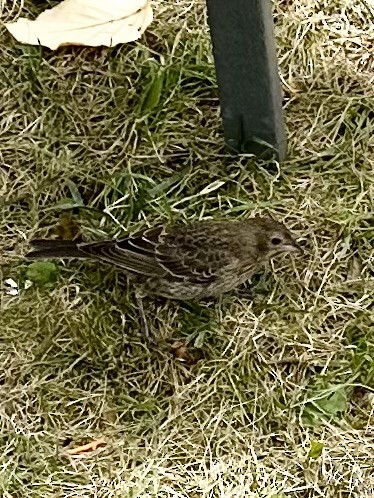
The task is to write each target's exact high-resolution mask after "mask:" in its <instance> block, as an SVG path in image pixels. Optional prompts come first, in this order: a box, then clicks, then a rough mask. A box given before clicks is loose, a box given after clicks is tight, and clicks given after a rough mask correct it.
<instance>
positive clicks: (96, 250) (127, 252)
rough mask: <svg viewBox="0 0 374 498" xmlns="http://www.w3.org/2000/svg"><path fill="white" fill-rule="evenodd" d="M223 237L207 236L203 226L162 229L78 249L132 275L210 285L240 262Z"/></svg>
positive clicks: (82, 245)
mask: <svg viewBox="0 0 374 498" xmlns="http://www.w3.org/2000/svg"><path fill="white" fill-rule="evenodd" d="M220 235H221V234H220V233H219V232H217V233H216V234H212V233H210V234H209V237H206V232H205V231H204V226H201V227H200V226H199V228H198V231H197V232H196V229H195V230H193V229H192V230H191V228H188V227H181V228H177V229H174V230H173V229H171V231H167V230H164V229H163V228H162V227H159V228H153V229H148V230H144V231H141V232H137V233H135V234H133V235H131V236H129V237H127V238H125V239H119V240H116V241H104V242H97V243H89V244H80V245H79V249H80V250H81V251H83V252H84V253H86V254H89V255H91V256H94V257H95V258H98V259H100V260H102V261H106V262H108V263H111V264H113V265H115V266H118V267H120V268H122V269H124V270H126V271H128V272H130V273H135V274H138V275H143V276H145V277H163V278H165V279H180V280H185V281H188V282H190V283H199V284H204V283H205V284H207V283H209V282H212V281H213V280H214V279H215V278H217V276H218V275H219V274H221V273H222V270H224V268H228V267H230V266H232V265H233V264H234V265H235V264H236V261H237V258H236V257H235V256H234V255H233V254H231V253H230V252H229V251H228V250H227V248H226V247H222V241H221V240H220Z"/></svg>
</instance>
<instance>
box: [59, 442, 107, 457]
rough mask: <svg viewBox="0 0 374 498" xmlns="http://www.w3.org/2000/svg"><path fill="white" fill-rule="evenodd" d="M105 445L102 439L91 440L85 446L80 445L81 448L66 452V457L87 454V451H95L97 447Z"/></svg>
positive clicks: (77, 447)
mask: <svg viewBox="0 0 374 498" xmlns="http://www.w3.org/2000/svg"><path fill="white" fill-rule="evenodd" d="M104 444H106V442H105V440H104V439H93V440H92V441H90V442H89V443H87V444H82V445H81V446H76V447H75V448H71V449H70V450H66V453H67V454H68V455H80V454H81V453H87V452H89V451H95V450H96V449H97V448H98V447H99V446H103V445H104Z"/></svg>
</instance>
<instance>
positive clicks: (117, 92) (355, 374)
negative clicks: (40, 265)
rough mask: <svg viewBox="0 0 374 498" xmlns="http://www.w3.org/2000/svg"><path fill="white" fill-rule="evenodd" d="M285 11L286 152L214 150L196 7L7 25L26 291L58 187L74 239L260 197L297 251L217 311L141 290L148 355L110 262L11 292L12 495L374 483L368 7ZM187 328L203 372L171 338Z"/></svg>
mask: <svg viewBox="0 0 374 498" xmlns="http://www.w3.org/2000/svg"><path fill="white" fill-rule="evenodd" d="M12 5H13V2H2V6H3V18H4V19H5V18H6V17H7V16H8V18H9V17H12V16H14V15H16V14H17V12H18V11H17V9H16V8H15V10H14V11H13V14H11V13H10V9H11V7H12ZM15 5H16V3H15ZM45 6H46V2H37V3H36V5H35V6H33V5H32V3H31V2H26V4H25V6H24V8H23V13H24V14H26V13H28V12H29V11H28V9H30V12H32V14H33V15H34V14H36V13H37V11H39V10H42V9H43V8H45ZM275 15H276V24H277V25H276V32H277V43H278V51H279V59H280V66H281V67H280V69H281V75H282V81H283V83H284V92H285V108H286V118H287V132H288V137H289V154H288V160H287V161H285V162H284V163H283V164H282V165H281V166H278V165H277V164H274V163H271V164H265V163H259V162H258V161H255V160H254V159H251V158H235V157H229V156H227V155H226V154H225V149H224V144H223V140H222V133H221V128H220V127H221V123H220V119H219V110H218V99H217V88H216V82H215V74H214V66H213V62H212V56H211V49H210V40H209V35H208V32H207V29H206V15H205V11H204V2H203V1H194V2H187V1H180V2H178V3H171V2H160V3H157V4H156V19H155V21H154V23H153V24H152V26H151V29H150V30H149V31H148V33H147V36H145V37H144V38H143V39H142V40H141V41H140V42H139V43H133V44H128V45H124V46H118V47H116V48H114V49H104V48H103V49H90V48H64V49H60V50H58V51H57V52H50V51H48V50H45V49H40V48H38V47H25V46H20V45H19V44H17V43H16V42H15V41H14V40H13V39H11V37H10V36H9V35H8V34H7V33H6V31H5V29H3V28H2V31H1V32H2V44H1V48H0V78H1V82H2V88H3V91H2V93H1V96H0V99H1V103H0V108H1V109H2V111H1V116H0V127H1V134H0V160H1V163H0V175H1V176H0V178H1V183H0V195H1V199H2V201H3V203H2V206H1V210H2V211H1V219H0V223H1V234H2V238H1V241H0V244H1V251H2V252H1V270H0V271H1V273H2V278H6V277H12V278H14V279H15V280H17V281H19V282H20V285H21V287H22V280H23V275H24V271H25V263H24V261H23V259H22V255H23V254H24V252H25V251H26V249H27V243H28V240H29V239H31V238H32V237H34V236H51V235H53V233H54V231H55V230H56V224H57V223H58V220H59V217H60V215H61V212H62V210H61V207H58V205H59V204H61V203H64V202H66V201H64V200H63V199H64V198H66V197H71V195H72V194H71V185H72V184H71V182H74V184H75V185H76V186H77V187H78V189H79V193H80V195H81V196H82V199H83V201H84V203H85V206H86V207H85V208H81V209H77V210H76V211H75V214H74V216H75V219H76V222H77V223H78V224H79V227H80V230H81V232H82V234H83V236H84V237H85V238H87V239H92V238H100V237H104V236H108V235H109V236H113V235H118V234H120V233H121V232H122V230H123V228H125V229H135V228H139V227H141V226H144V225H146V224H154V223H158V222H168V221H177V220H180V221H182V220H187V219H192V218H209V217H216V218H218V217H223V218H235V217H238V216H248V215H249V213H259V212H262V213H271V214H272V215H274V216H275V217H277V218H278V219H280V220H284V221H285V222H286V223H287V225H288V226H289V227H291V228H292V229H293V230H294V231H295V232H296V233H297V234H298V235H299V237H300V239H302V240H303V241H304V244H305V245H306V246H307V248H308V256H305V257H299V258H294V259H291V258H289V257H288V258H284V259H282V260H280V261H277V262H275V263H274V264H273V265H272V268H269V269H268V270H266V271H265V273H264V274H263V275H262V276H260V277H258V278H256V279H255V281H254V282H253V284H252V289H251V290H250V289H243V291H240V292H238V293H236V294H235V295H232V296H229V297H228V298H227V299H225V300H224V301H222V302H221V303H216V304H214V303H211V304H210V305H209V306H206V307H201V308H200V309H199V308H197V309H191V308H188V307H187V306H180V305H176V304H175V303H165V302H156V303H155V302H150V303H149V313H150V314H152V313H153V314H154V315H155V319H154V320H153V321H152V327H153V328H154V332H155V333H156V334H157V335H158V336H159V338H160V346H159V348H157V349H156V350H153V351H152V350H149V349H148V347H147V346H146V345H145V344H144V341H143V340H142V338H141V335H140V332H139V330H138V325H137V315H136V310H135V307H134V303H133V300H132V295H131V290H128V289H127V288H126V287H124V286H123V285H122V283H121V282H120V281H119V278H118V275H117V274H116V273H115V272H108V270H107V269H106V268H101V267H98V266H96V265H94V264H81V263H69V264H66V265H65V264H62V263H61V265H60V276H59V279H58V281H57V283H55V284H53V285H52V286H50V287H42V288H35V287H32V288H30V289H28V290H24V289H21V292H20V293H19V295H18V296H15V297H11V296H9V295H7V294H5V292H3V293H2V294H1V310H2V313H1V317H0V327H1V330H2V334H1V336H2V339H1V343H0V347H1V365H2V369H1V385H0V421H1V432H0V439H1V448H2V456H1V466H0V494H1V496H4V498H18V497H24V496H28V497H29V498H37V497H38V498H39V497H43V498H49V497H54V498H55V497H84V498H88V497H100V498H104V497H105V498H114V497H121V498H124V497H128V498H130V497H131V498H135V497H151V496H157V497H173V498H174V497H186V498H187V497H188V498H195V497H206V498H208V497H221V498H223V497H225V498H228V497H230V498H231V497H233V498H234V497H235V498H240V497H246V498H270V497H272V498H275V497H278V498H281V497H285V496H295V497H300V498H301V497H327V498H339V497H341V498H343V497H344V498H346V497H357V498H364V497H372V496H373V492H374V482H373V464H374V444H373V429H372V423H373V410H374V405H373V394H372V393H373V389H374V340H373V337H372V332H371V331H372V327H373V309H372V308H373V307H372V304H373V290H374V285H373V284H374V278H373V277H374V263H373V261H374V260H373V239H374V229H373V194H374V188H373V186H374V153H373V152H374V147H373V146H374V140H373V126H374V124H373V123H374V120H373V118H374V116H373V103H374V90H373V88H374V85H373V79H374V78H373V74H374V73H373V59H372V57H370V51H372V46H373V42H374V35H373V26H374V23H373V19H374V12H373V7H372V2H369V0H368V1H366V2H364V1H362V0H361V1H360V0H357V1H355V2H354V1H351V0H343V1H340V2H337V1H327V0H325V1H323V0H313V1H312V0H298V1H296V2H289V1H286V0H284V1H280V2H277V5H276V6H275ZM161 74H162V77H163V88H162V92H161V94H160V95H159V100H158V101H157V99H156V101H155V100H154V99H153V103H152V105H150V104H149V99H148V101H147V99H145V98H144V95H149V92H153V91H154V88H155V85H156V86H157V85H158V84H159V81H160V78H161ZM151 100H152V99H151ZM147 102H148V103H147ZM67 180H70V181H71V182H70V183H69V182H67ZM69 187H70V188H69ZM208 187H210V188H208ZM104 210H105V211H106V214H103V211H104ZM271 270H273V271H271ZM252 294H253V298H252ZM185 338H189V339H191V341H192V342H191V344H195V346H196V345H197V346H199V347H200V348H201V349H202V350H203V358H202V359H201V360H200V361H199V362H198V363H196V364H195V365H187V364H185V363H182V362H180V361H178V360H177V359H175V358H174V357H173V356H172V355H171V353H170V346H169V344H170V343H171V342H172V341H174V340H176V339H185ZM101 436H102V437H104V438H105V439H106V441H107V445H106V446H105V447H103V448H101V449H98V450H97V451H96V452H95V453H94V454H90V455H88V456H80V457H68V456H66V454H65V453H64V451H65V449H66V448H68V447H71V446H74V445H76V444H79V443H81V442H86V441H89V440H91V439H93V438H97V437H101ZM312 441H319V442H322V443H323V445H324V449H323V451H322V454H321V455H320V456H317V458H315V459H313V458H310V456H309V450H310V446H311V442H312Z"/></svg>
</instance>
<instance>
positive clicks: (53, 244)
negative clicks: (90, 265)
mask: <svg viewBox="0 0 374 498" xmlns="http://www.w3.org/2000/svg"><path fill="white" fill-rule="evenodd" d="M31 246H32V248H33V250H32V251H31V252H29V253H28V254H26V258H28V259H54V258H82V257H83V258H84V257H85V255H84V254H83V253H82V251H80V250H79V248H78V246H77V244H76V243H75V242H72V241H71V240H45V239H36V240H32V241H31Z"/></svg>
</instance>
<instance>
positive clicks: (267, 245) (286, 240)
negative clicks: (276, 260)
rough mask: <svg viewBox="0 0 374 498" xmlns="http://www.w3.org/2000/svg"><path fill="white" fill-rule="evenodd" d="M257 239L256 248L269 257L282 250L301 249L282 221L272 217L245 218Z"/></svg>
mask: <svg viewBox="0 0 374 498" xmlns="http://www.w3.org/2000/svg"><path fill="white" fill-rule="evenodd" d="M247 221H248V222H249V223H250V225H251V229H252V230H253V232H254V233H255V236H256V239H257V249H258V251H259V252H260V253H261V254H262V255H263V256H264V258H266V259H269V258H272V257H274V256H276V255H277V254H280V253H283V252H296V251H301V248H300V246H299V245H298V243H297V242H296V241H295V239H294V237H293V236H292V234H291V232H290V231H289V230H288V228H286V227H285V226H284V225H283V223H279V221H276V220H273V219H272V218H251V219H249V220H247Z"/></svg>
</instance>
